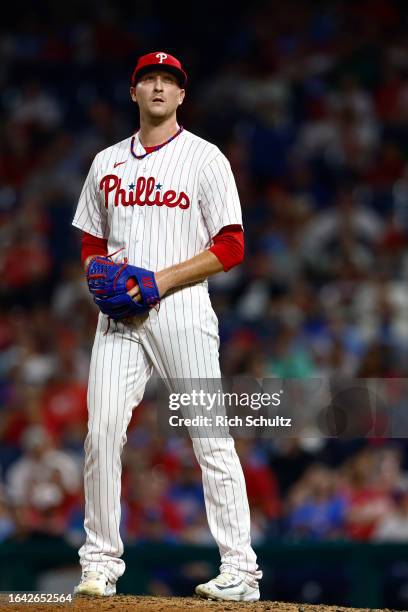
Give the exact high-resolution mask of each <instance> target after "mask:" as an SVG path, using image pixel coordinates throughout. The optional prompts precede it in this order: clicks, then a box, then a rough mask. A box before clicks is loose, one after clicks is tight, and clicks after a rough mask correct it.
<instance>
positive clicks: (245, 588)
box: [195, 572, 260, 601]
mask: <svg viewBox="0 0 408 612" xmlns="http://www.w3.org/2000/svg"><path fill="white" fill-rule="evenodd" d="M195 592H196V594H197V595H199V596H200V597H205V598H206V599H215V600H216V601H258V599H259V597H260V594H259V587H251V586H249V585H248V584H246V582H244V581H243V579H242V578H240V577H239V576H233V575H232V574H228V573H227V572H225V573H223V574H220V575H219V576H217V577H216V578H213V579H212V580H210V581H209V582H206V583H205V584H199V585H198V586H197V587H196V589H195Z"/></svg>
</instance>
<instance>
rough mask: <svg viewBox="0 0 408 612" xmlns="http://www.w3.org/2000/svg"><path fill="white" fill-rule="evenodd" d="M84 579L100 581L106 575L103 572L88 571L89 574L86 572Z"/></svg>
mask: <svg viewBox="0 0 408 612" xmlns="http://www.w3.org/2000/svg"><path fill="white" fill-rule="evenodd" d="M84 578H86V579H87V580H88V579H91V580H98V579H99V578H104V575H103V574H102V572H92V571H88V572H84Z"/></svg>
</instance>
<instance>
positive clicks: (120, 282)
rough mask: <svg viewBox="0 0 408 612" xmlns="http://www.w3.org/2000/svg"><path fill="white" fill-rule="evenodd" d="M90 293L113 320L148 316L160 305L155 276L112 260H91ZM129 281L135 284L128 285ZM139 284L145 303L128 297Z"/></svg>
mask: <svg viewBox="0 0 408 612" xmlns="http://www.w3.org/2000/svg"><path fill="white" fill-rule="evenodd" d="M86 277H87V281H88V287H89V291H90V292H91V293H92V295H93V298H94V302H95V304H97V305H98V306H99V309H100V310H101V311H102V312H103V313H104V314H106V315H108V316H109V317H111V318H112V319H115V320H118V319H126V318H127V317H134V316H135V315H140V314H143V313H145V312H148V311H149V310H150V308H153V307H154V306H156V304H158V303H159V302H160V294H159V290H158V288H157V284H156V279H155V277H154V272H152V271H151V270H145V269H144V268H138V267H136V266H132V265H130V264H128V262H127V259H125V260H124V262H123V263H115V262H114V261H112V259H110V258H109V257H102V256H99V255H98V256H96V257H94V258H93V259H91V261H90V263H89V266H88V269H87V271H86ZM129 279H132V281H133V282H130V283H128V281H129ZM135 283H137V284H138V285H139V289H140V294H141V297H142V300H141V301H140V302H135V301H134V300H133V299H132V298H131V297H130V295H128V294H127V292H128V291H129V289H130V288H131V287H132V286H135Z"/></svg>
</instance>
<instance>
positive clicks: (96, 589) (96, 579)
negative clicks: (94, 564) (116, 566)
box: [74, 572, 116, 597]
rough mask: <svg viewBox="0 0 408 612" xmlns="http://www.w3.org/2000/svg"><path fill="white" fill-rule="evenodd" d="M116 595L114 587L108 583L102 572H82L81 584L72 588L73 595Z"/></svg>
mask: <svg viewBox="0 0 408 612" xmlns="http://www.w3.org/2000/svg"><path fill="white" fill-rule="evenodd" d="M115 594H116V585H115V584H112V583H111V582H109V580H108V579H107V578H106V576H105V575H104V574H103V573H102V572H84V573H83V574H82V578H81V582H80V583H79V584H78V586H76V587H75V588H74V595H95V596H96V597H107V596H109V595H115Z"/></svg>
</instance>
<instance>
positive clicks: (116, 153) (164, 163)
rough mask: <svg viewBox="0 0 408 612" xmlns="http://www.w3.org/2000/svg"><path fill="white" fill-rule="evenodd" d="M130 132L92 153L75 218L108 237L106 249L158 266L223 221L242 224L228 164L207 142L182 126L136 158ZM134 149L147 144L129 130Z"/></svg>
mask: <svg viewBox="0 0 408 612" xmlns="http://www.w3.org/2000/svg"><path fill="white" fill-rule="evenodd" d="M130 145H131V137H129V138H126V139H125V140H122V141H121V142H119V143H117V144H114V145H113V146H111V147H108V148H107V149H104V150H103V151H101V152H100V153H98V154H97V155H96V157H95V159H94V161H93V163H92V166H91V169H90V171H89V173H88V176H87V178H86V180H85V184H84V187H83V189H82V193H81V196H80V199H79V202H78V207H77V210H76V213H75V217H74V220H73V225H74V226H75V227H77V228H79V229H81V230H83V231H85V232H87V233H89V234H92V235H93V236H98V237H100V238H106V239H107V240H108V251H109V252H113V251H116V250H118V249H120V248H122V247H124V251H122V252H121V253H120V258H122V257H128V260H129V263H131V264H133V265H137V266H140V267H143V268H147V269H149V270H153V271H158V270H161V269H163V268H165V267H168V266H170V265H172V264H176V263H179V262H181V261H185V260H186V259H189V258H191V257H193V256H194V255H196V254H197V253H200V252H201V251H203V250H204V249H206V248H208V247H209V246H211V243H212V238H213V237H214V236H215V235H216V234H217V233H218V232H219V231H220V230H221V229H222V228H223V227H224V226H226V225H236V224H238V225H241V224H242V217H241V207H240V202H239V197H238V192H237V188H236V185H235V180H234V176H233V174H232V171H231V167H230V164H229V162H228V160H227V159H226V157H225V156H224V155H223V154H222V153H221V151H220V150H219V149H218V148H217V147H216V146H215V145H213V144H211V143H209V142H207V141H206V140H203V139H202V138H199V137H198V136H196V135H194V134H192V133H191V132H188V131H187V130H183V131H182V132H181V133H180V134H179V136H177V137H176V138H175V139H174V140H172V141H171V142H170V143H168V144H167V145H165V146H164V147H162V148H161V149H159V150H158V151H155V152H152V153H150V154H149V155H147V156H146V157H145V158H144V159H141V160H138V159H136V158H135V157H134V156H133V155H132V154H131V150H130ZM134 151H135V153H136V155H142V154H143V153H145V149H144V148H143V146H142V144H141V143H140V141H139V138H138V136H137V135H136V137H135V146H134Z"/></svg>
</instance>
